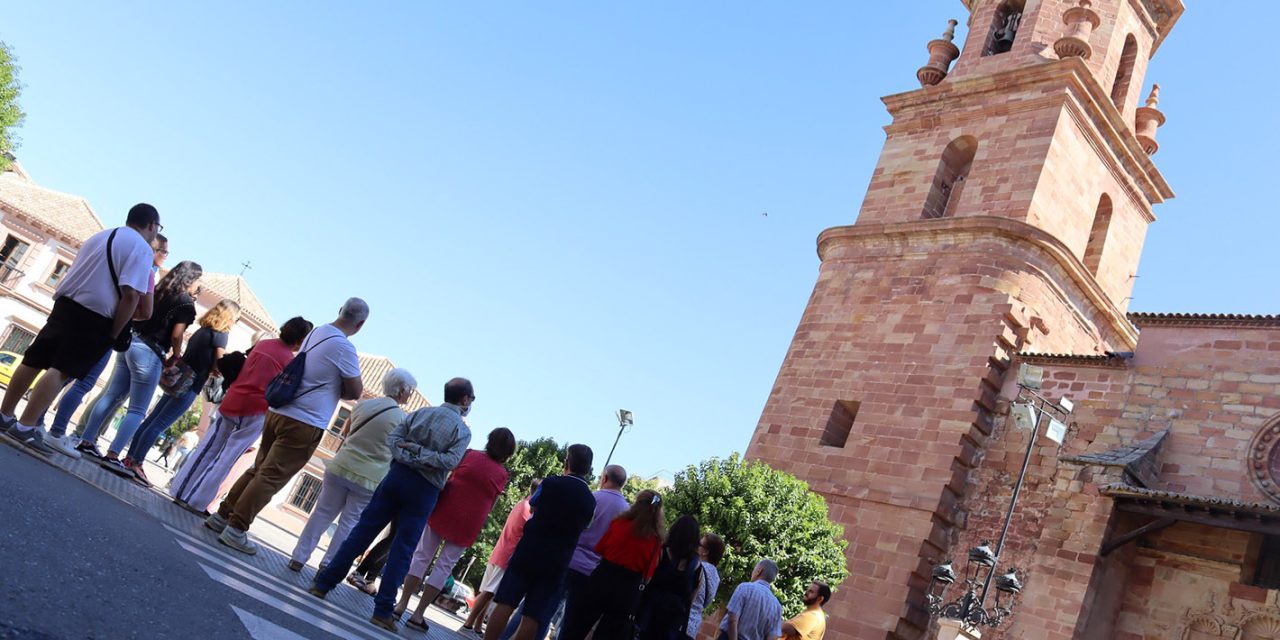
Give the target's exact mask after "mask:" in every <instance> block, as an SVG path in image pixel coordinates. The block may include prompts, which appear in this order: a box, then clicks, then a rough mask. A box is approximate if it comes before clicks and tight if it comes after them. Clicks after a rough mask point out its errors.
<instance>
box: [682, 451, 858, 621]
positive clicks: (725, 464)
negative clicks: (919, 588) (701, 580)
mask: <svg viewBox="0 0 1280 640" xmlns="http://www.w3.org/2000/svg"><path fill="white" fill-rule="evenodd" d="M666 505H667V515H668V517H669V518H671V519H674V518H676V517H678V516H679V515H680V514H690V515H692V516H694V517H696V518H697V519H698V522H699V523H700V524H701V525H702V528H703V530H704V531H710V532H714V533H717V534H719V535H720V536H721V537H722V538H724V541H725V545H726V547H727V550H726V553H725V556H724V560H723V561H722V562H721V563H720V567H719V570H720V576H721V582H720V590H719V592H718V593H717V594H716V600H715V602H714V603H713V604H712V607H711V608H712V609H714V608H715V607H718V606H720V605H723V604H724V603H725V602H726V601H727V600H728V597H729V595H731V594H732V593H733V589H734V587H736V586H737V585H738V584H739V583H742V582H745V581H747V580H749V579H750V578H751V571H752V569H753V568H754V567H755V564H756V562H757V561H759V560H760V559H761V558H771V559H773V560H774V561H775V562H777V563H778V579H777V580H775V581H774V583H773V590H774V593H775V594H776V595H777V596H778V599H779V600H781V601H782V606H783V608H784V609H785V610H786V612H787V615H788V616H791V615H795V614H797V613H799V612H800V610H801V609H803V608H804V605H803V603H802V602H801V597H802V596H803V594H804V590H805V589H806V588H807V587H808V586H809V583H810V582H812V581H813V580H823V581H825V582H826V583H827V584H830V585H833V586H834V585H836V584H839V583H840V582H841V581H843V580H844V579H845V577H846V576H848V575H849V571H848V569H847V567H846V564H845V558H844V550H845V548H846V547H847V546H848V542H847V541H846V540H845V539H844V530H843V529H842V528H841V527H840V525H838V524H835V523H834V522H832V521H831V519H830V518H829V517H828V516H827V503H826V501H825V500H823V499H822V496H819V495H818V494H816V493H813V492H812V491H809V485H807V484H805V483H804V482H802V481H800V480H799V479H797V478H796V477H795V476H793V475H791V474H789V473H786V472H783V471H778V470H776V469H773V468H772V467H770V466H768V465H766V464H764V463H762V462H744V461H743V460H742V459H741V458H740V457H739V456H738V454H736V453H735V454H733V455H731V456H729V458H728V459H720V458H712V459H710V460H707V461H704V462H703V463H701V464H700V465H697V466H690V467H688V468H687V469H686V470H684V471H682V472H680V473H678V474H676V478H675V483H674V485H673V486H672V487H671V489H670V490H669V491H668V492H667V494H666Z"/></svg>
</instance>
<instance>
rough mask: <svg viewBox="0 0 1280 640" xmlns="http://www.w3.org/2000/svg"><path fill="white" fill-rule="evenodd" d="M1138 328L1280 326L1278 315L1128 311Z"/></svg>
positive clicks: (1279, 316)
mask: <svg viewBox="0 0 1280 640" xmlns="http://www.w3.org/2000/svg"><path fill="white" fill-rule="evenodd" d="M1129 321H1130V322H1132V323H1133V324H1135V325H1137V326H1138V328H1142V327H1144V326H1145V327H1154V326H1166V327H1280V315H1253V314H1248V313H1130V314H1129Z"/></svg>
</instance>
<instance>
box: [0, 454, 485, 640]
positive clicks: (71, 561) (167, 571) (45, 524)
mask: <svg viewBox="0 0 1280 640" xmlns="http://www.w3.org/2000/svg"><path fill="white" fill-rule="evenodd" d="M0 442H2V443H3V445H7V446H0V478H2V480H0V482H3V486H4V494H5V500H3V501H0V522H3V526H0V545H3V547H4V548H5V549H6V550H8V551H7V554H6V558H5V562H4V564H3V566H4V567H5V571H4V572H3V573H2V574H0V639H2V640H9V639H15V640H16V639H24V640H25V639H32V640H50V639H71V638H102V639H107V638H110V639H113V640H114V639H120V638H183V637H187V638H253V639H255V640H296V639H299V638H308V639H311V638H315V639H325V640H327V639H330V638H344V639H348V638H349V639H360V640H366V639H367V640H374V639H377V638H393V637H397V636H396V634H392V633H390V632H387V631H383V630H380V629H378V628H376V627H374V626H372V625H371V624H369V622H368V619H369V616H370V615H371V614H372V611H373V599H372V598H370V597H368V596H366V595H364V594H362V593H360V592H358V591H356V590H355V589H353V588H351V587H350V586H348V585H346V584H342V585H340V586H339V587H338V588H337V589H335V590H334V591H333V592H331V593H330V594H329V597H328V598H327V599H325V600H323V601H322V600H318V599H316V598H314V597H312V596H310V595H308V594H307V592H306V587H307V586H308V585H309V584H310V581H311V578H312V576H314V574H315V567H314V566H308V567H306V568H304V569H303V570H302V572H301V573H293V572H291V571H289V570H288V568H287V567H286V564H287V562H288V557H287V554H286V553H284V552H283V551H281V547H285V548H287V545H289V544H292V540H291V539H290V538H288V536H286V535H283V534H282V532H281V531H280V530H279V529H276V530H275V531H274V532H272V533H270V534H269V535H267V536H266V537H265V539H264V540H263V545H262V549H261V550H260V551H259V552H258V554H257V555H256V556H245V555H241V554H239V553H236V552H233V551H230V550H228V549H226V548H225V547H223V546H221V545H219V544H218V543H217V541H216V536H215V535H214V534H213V532H211V531H209V530H207V529H205V528H204V527H203V526H202V524H201V520H200V518H199V517H198V516H196V515H194V514H192V513H190V512H188V511H186V510H183V509H181V508H179V507H178V506H177V505H175V504H173V503H172V502H170V501H169V499H168V498H167V496H165V495H164V494H162V493H161V492H160V491H159V490H156V489H147V488H144V487H142V486H140V485H138V484H136V483H134V482H132V481H130V480H126V479H124V478H121V477H119V476H116V475H115V474H113V473H110V472H108V471H106V470H105V469H102V468H101V467H99V466H98V465H97V464H96V463H94V462H90V461H88V460H72V459H70V458H67V457H65V456H61V455H57V454H54V455H52V456H50V457H49V458H47V459H46V458H42V457H40V456H37V455H33V454H31V453H29V452H28V451H27V450H26V449H25V448H23V447H22V446H21V445H18V444H15V443H14V442H12V441H11V440H9V439H8V438H4V437H0ZM153 469H156V467H153V466H149V467H148V471H149V472H150V471H151V470H153ZM152 478H153V479H156V480H159V478H156V477H155V475H153V476H152ZM317 555H318V554H317ZM428 621H429V623H430V624H431V631H430V632H429V633H427V634H423V633H421V632H418V631H415V630H413V629H407V628H402V629H401V631H400V636H399V637H406V638H429V639H430V640H453V639H456V638H463V637H466V636H464V635H461V634H458V633H455V630H456V629H458V628H459V627H460V626H461V621H460V620H459V619H458V618H456V617H454V616H452V615H450V614H448V613H445V612H443V611H440V610H438V609H434V608H432V609H429V613H428ZM470 637H471V638H474V636H470Z"/></svg>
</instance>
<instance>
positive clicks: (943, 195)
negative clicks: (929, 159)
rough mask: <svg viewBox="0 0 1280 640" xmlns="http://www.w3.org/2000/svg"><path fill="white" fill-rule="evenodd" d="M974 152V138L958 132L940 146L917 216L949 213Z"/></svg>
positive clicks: (975, 139)
mask: <svg viewBox="0 0 1280 640" xmlns="http://www.w3.org/2000/svg"><path fill="white" fill-rule="evenodd" d="M977 152H978V139H977V138H975V137H973V136H960V137H959V138H956V139H955V140H952V141H951V144H948V145H947V148H946V149H943V150H942V159H941V160H939V161H938V170H937V171H936V172H935V173H934V175H933V183H932V184H930V185H929V196H928V197H927V198H925V201H924V212H923V213H922V215H921V216H920V217H922V218H942V217H945V216H949V215H951V214H952V212H953V210H954V209H955V204H956V202H958V201H959V200H960V191H961V190H962V189H963V188H964V182H965V180H966V179H967V178H968V177H969V168H970V167H972V166H973V156H974V154H976V153H977Z"/></svg>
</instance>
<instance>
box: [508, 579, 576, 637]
mask: <svg viewBox="0 0 1280 640" xmlns="http://www.w3.org/2000/svg"><path fill="white" fill-rule="evenodd" d="M569 573H570V574H572V573H576V572H575V571H572V570H570V571H569ZM568 587H569V579H568V577H567V576H566V578H565V581H564V582H563V583H561V585H560V593H559V594H558V595H556V597H555V599H556V600H558V601H559V602H560V604H559V606H557V607H556V612H555V614H554V615H552V616H550V617H548V618H547V619H546V620H542V621H539V622H538V632H537V633H535V634H533V637H535V638H539V639H541V638H545V637H547V631H548V630H549V629H551V623H553V622H554V623H555V625H556V637H557V638H559V637H560V628H561V627H562V626H563V625H561V624H560V623H561V622H563V621H564V605H565V597H564V595H565V591H566V590H567V589H568ZM523 618H524V603H523V602H521V603H520V606H519V608H517V609H516V610H515V612H514V613H512V614H511V619H510V620H508V621H507V628H506V629H503V630H502V636H501V638H500V640H511V639H512V638H514V637H515V635H516V630H517V629H519V628H520V620H522V619H523Z"/></svg>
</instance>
